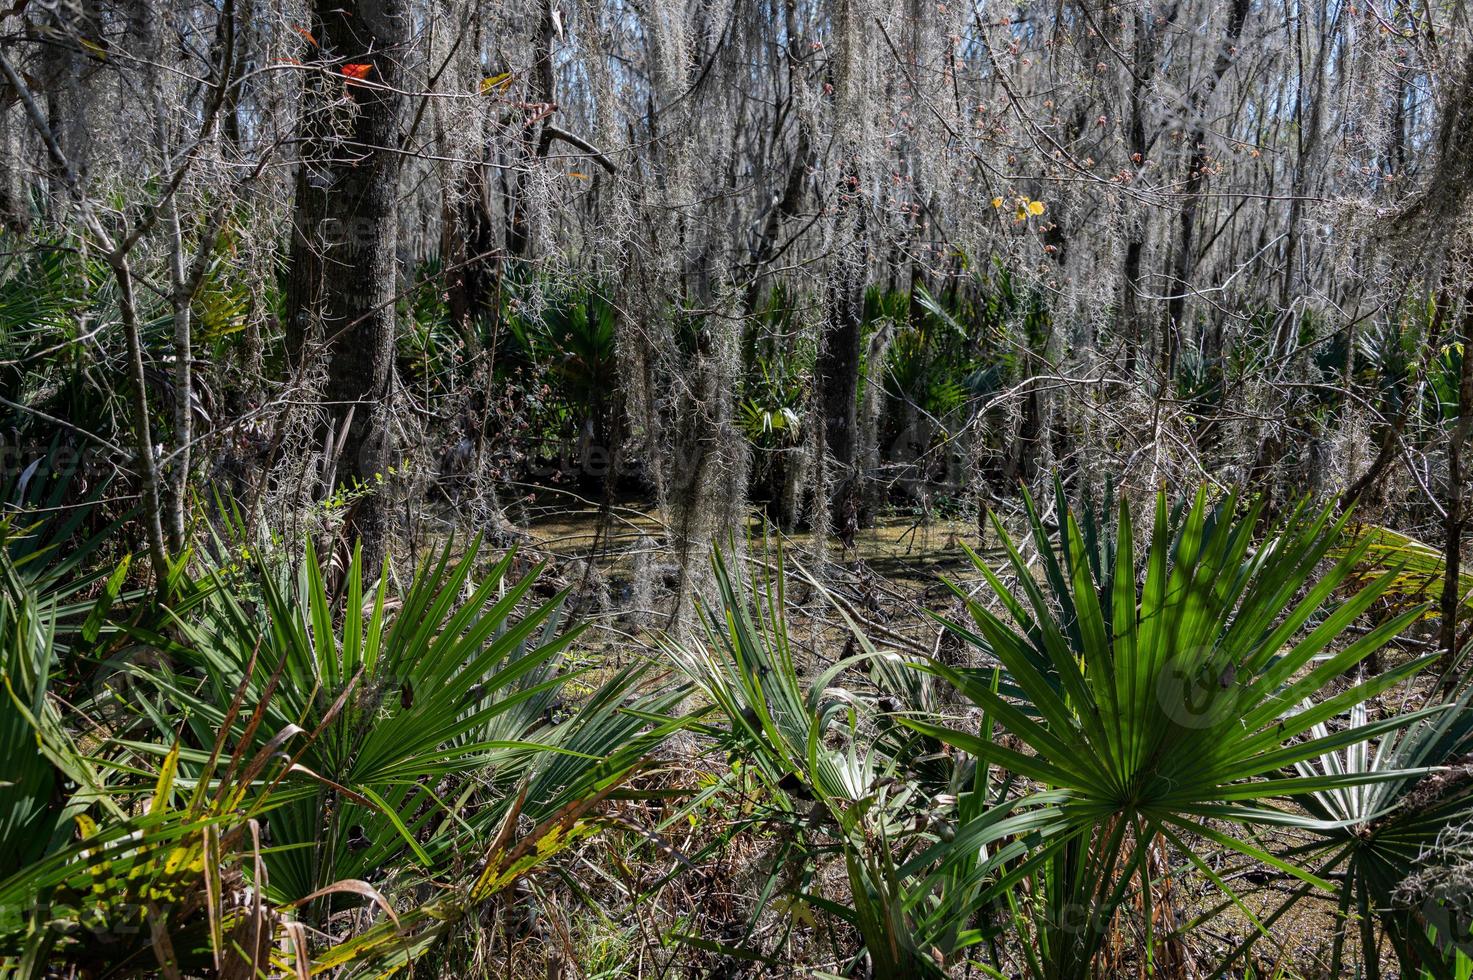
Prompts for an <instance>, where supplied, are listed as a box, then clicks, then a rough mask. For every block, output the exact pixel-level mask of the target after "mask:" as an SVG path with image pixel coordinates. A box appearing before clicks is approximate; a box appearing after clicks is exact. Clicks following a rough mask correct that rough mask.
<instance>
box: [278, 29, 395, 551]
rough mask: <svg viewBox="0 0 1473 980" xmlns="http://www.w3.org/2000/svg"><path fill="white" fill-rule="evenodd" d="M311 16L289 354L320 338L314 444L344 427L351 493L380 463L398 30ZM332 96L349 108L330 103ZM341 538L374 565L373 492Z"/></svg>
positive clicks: (379, 522) (376, 496)
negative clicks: (312, 79)
mask: <svg viewBox="0 0 1473 980" xmlns="http://www.w3.org/2000/svg"><path fill="white" fill-rule="evenodd" d="M313 14H314V18H315V26H316V28H317V31H316V32H315V33H316V36H317V38H318V39H319V40H320V42H321V46H320V47H318V48H315V49H314V52H315V57H316V60H317V62H318V64H319V65H321V66H322V67H323V68H324V69H325V71H324V72H323V75H322V79H321V84H322V89H321V90H320V91H319V93H318V95H319V96H320V98H321V102H322V105H321V107H320V108H319V109H318V111H317V113H315V115H314V118H312V119H310V120H309V121H308V123H307V125H308V127H309V133H308V139H307V146H308V150H307V153H306V154H305V159H304V161H303V163H302V165H301V168H300V172H299V174H298V179H297V200H296V216H295V234H294V240H293V247H292V257H291V271H290V278H289V281H288V288H287V317H288V322H287V331H288V347H289V350H290V351H291V353H292V355H293V358H294V360H296V361H297V362H298V363H302V362H303V359H304V358H306V357H307V356H308V350H309V341H312V340H313V339H314V338H318V339H320V343H321V350H322V355H323V356H324V357H325V358H326V360H327V382H326V385H325V388H324V391H323V395H324V398H325V399H326V401H327V402H328V404H329V405H330V406H331V411H330V412H329V413H328V414H329V418H330V426H331V427H330V428H328V429H324V430H323V431H322V433H321V436H322V439H323V442H324V443H325V442H326V441H327V439H328V438H329V436H328V433H329V432H334V431H338V430H340V429H341V428H342V427H343V426H344V425H345V424H346V433H345V437H344V438H343V440H342V442H341V444H340V445H338V446H337V447H335V448H336V449H337V451H338V457H337V458H338V465H337V468H336V473H337V476H338V482H339V483H341V484H343V485H347V486H354V485H362V484H372V483H374V482H376V481H377V480H379V479H380V478H381V476H382V475H383V474H384V473H385V471H386V470H387V468H388V465H389V458H390V457H389V446H390V444H389V435H388V431H387V429H386V428H385V427H384V426H383V419H382V417H381V416H382V408H383V403H384V400H385V398H386V396H387V395H388V389H389V382H390V378H391V375H392V366H393V356H394V339H395V330H394V297H395V292H396V280H397V267H396V262H395V252H396V245H397V234H398V187H399V170H400V160H401V157H400V154H399V153H398V141H399V113H400V107H401V104H402V101H403V100H402V96H401V95H400V94H399V92H398V91H397V89H398V87H399V85H400V82H401V78H402V74H403V73H402V70H401V67H400V61H399V59H400V58H402V57H403V47H404V45H405V43H406V40H407V34H408V23H407V20H406V15H405V12H404V11H403V9H402V8H401V6H400V4H399V2H398V0H348V2H338V0H315V2H314V4H313ZM347 66H352V67H351V68H348V67H347ZM364 66H366V67H364ZM355 76H358V77H361V81H358V80H355ZM337 86H342V88H341V89H338V88H337ZM339 98H340V99H341V100H346V101H347V102H348V103H351V104H346V105H345V104H344V102H343V101H338V102H337V104H336V105H333V104H332V103H333V102H334V100H338V99H339ZM335 111H346V112H347V113H349V114H351V121H350V122H349V124H348V131H347V133H346V134H345V136H344V138H342V139H341V140H339V139H336V138H334V135H333V133H332V130H331V126H330V123H329V120H328V119H327V118H326V117H327V115H328V114H329V113H330V112H335ZM347 533H348V535H349V537H350V538H356V539H357V540H358V541H359V542H360V543H361V544H362V546H363V552H364V557H365V561H366V562H367V563H368V564H369V566H370V567H372V566H373V565H376V564H378V563H379V562H380V561H381V560H382V558H383V555H384V553H385V550H386V547H387V543H388V542H387V537H388V513H387V504H386V503H385V502H384V500H383V499H382V494H381V493H376V492H370V493H368V494H367V495H366V496H364V497H363V498H361V499H360V500H358V501H357V502H355V503H354V504H353V505H352V506H351V507H350V509H349V514H348V527H347Z"/></svg>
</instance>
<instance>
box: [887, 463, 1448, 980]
mask: <svg viewBox="0 0 1473 980" xmlns="http://www.w3.org/2000/svg"><path fill="white" fill-rule="evenodd" d="M1028 513H1029V515H1030V524H1031V527H1032V533H1033V536H1034V539H1035V544H1037V545H1038V547H1039V552H1040V570H1041V574H1036V572H1035V569H1034V568H1033V567H1032V566H1030V565H1029V564H1028V563H1027V562H1026V561H1025V560H1024V559H1023V557H1022V554H1021V551H1020V549H1019V548H1018V547H1017V546H1016V545H1014V544H1013V543H1012V541H1011V539H1010V538H1009V537H1008V535H1007V534H1006V532H1005V531H1004V530H1003V528H1002V526H1001V524H1000V523H999V522H997V521H996V519H994V525H995V527H996V529H997V531H998V534H999V537H1000V538H1001V540H1002V542H1003V545H1004V549H1005V551H1006V553H1007V555H1008V558H1009V564H1010V566H1011V572H1012V577H1013V578H1014V579H1015V580H1016V581H1017V583H1018V584H1017V586H1016V590H1009V589H1007V588H1006V587H1004V586H1003V583H1002V581H1001V579H1000V577H999V576H998V575H997V574H995V573H994V572H993V571H992V570H991V569H988V568H986V567H985V566H983V565H982V563H981V562H980V561H978V565H979V570H980V571H981V572H982V574H983V577H984V578H985V579H986V581H987V582H988V583H989V584H990V585H991V586H992V588H993V590H994V591H995V592H997V593H998V599H999V600H1000V601H1001V603H1002V606H1003V609H1004V610H1005V611H1006V612H1007V613H1008V614H1009V616H1010V617H1011V618H1012V620H1013V623H1012V624H1009V623H1007V622H1005V621H1004V620H1003V619H1001V618H999V617H998V616H997V615H994V614H993V613H992V612H991V611H989V610H988V609H987V608H985V607H984V606H982V604H981V603H978V602H969V603H968V611H969V613H970V614H971V618H972V620H973V624H972V626H970V627H966V628H961V627H958V628H957V633H958V635H960V636H962V637H963V638H971V639H972V640H973V642H976V641H978V640H980V642H981V645H982V647H983V650H984V652H985V653H986V654H988V655H990V656H991V657H992V658H994V659H995V660H996V661H997V662H998V663H1000V664H1001V667H1002V670H1003V671H1004V672H1005V675H1006V680H1007V682H1008V683H1010V684H1011V685H1012V686H1013V687H1014V688H1016V690H1017V691H1018V692H1020V693H1021V695H1022V699H1023V701H1024V702H1026V703H1019V701H1018V700H1017V699H1015V698H1012V697H1009V696H1008V694H1007V693H1006V688H1005V687H1004V686H1003V685H997V686H990V685H987V684H984V683H979V682H978V680H977V678H976V677H975V676H969V675H968V674H966V673H964V672H959V671H956V670H953V669H951V668H949V667H947V666H945V665H942V664H939V663H937V664H930V665H927V666H926V667H925V668H924V669H926V670H928V671H930V672H932V673H934V674H935V675H936V676H938V677H940V678H943V679H945V680H947V681H948V682H950V683H951V684H953V685H954V686H955V687H956V688H957V690H958V691H960V692H961V693H962V694H964V695H965V696H966V697H967V698H968V699H969V700H971V701H972V702H974V703H975V704H977V705H978V706H979V707H981V708H983V709H985V710H986V711H987V712H988V714H989V715H990V717H991V718H992V719H993V720H994V721H995V722H996V723H997V724H998V725H1001V726H1002V728H1003V729H1005V730H1007V731H1008V732H1009V733H1010V734H1011V735H1012V736H1013V737H1014V739H1015V742H1014V744H1013V745H1012V746H1008V745H1003V744H999V743H997V742H994V741H993V740H991V739H990V738H989V737H987V733H985V732H984V733H983V734H982V735H980V736H979V735H978V734H975V733H973V732H972V731H967V730H961V729H956V728H954V727H947V726H942V725H937V724H935V723H933V722H927V721H921V720H911V719H907V720H906V723H907V724H909V725H910V726H911V727H913V728H915V729H916V730H917V731H921V732H924V733H925V734H927V735H930V736H932V737H935V738H938V739H941V740H942V741H945V742H947V743H949V744H951V745H954V746H956V747H957V748H959V749H962V750H963V751H965V752H967V753H969V754H971V755H973V756H975V757H976V758H978V759H982V760H986V761H987V762H989V763H991V764H993V765H996V766H998V767H1000V768H1002V769H1005V770H1009V771H1011V772H1015V773H1017V774H1019V775H1021V776H1023V777H1026V778H1027V779H1029V780H1032V781H1033V782H1035V783H1036V784H1038V785H1039V786H1040V787H1041V788H1042V789H1043V790H1044V791H1046V792H1047V793H1049V794H1050V797H1049V798H1048V799H1047V800H1046V801H1043V802H1040V803H1039V804H1038V807H1039V808H1040V810H1041V811H1043V812H1047V813H1050V814H1052V823H1051V824H1050V825H1049V827H1048V834H1049V835H1052V836H1053V838H1054V840H1052V841H1047V840H1046V842H1045V843H1044V844H1043V845H1042V847H1043V852H1044V853H1045V854H1047V855H1048V862H1047V863H1048V864H1049V865H1050V866H1051V867H1052V868H1053V870H1051V871H1048V872H1047V874H1044V875H1043V877H1042V878H1038V879H1037V881H1036V883H1039V884H1040V887H1041V889H1042V890H1043V891H1044V893H1045V895H1054V896H1055V897H1061V896H1059V895H1058V893H1059V890H1060V889H1063V890H1064V891H1065V892H1066V893H1068V892H1072V893H1074V894H1075V896H1076V897H1075V898H1072V899H1070V901H1074V902H1077V903H1081V904H1082V905H1083V906H1084V907H1086V908H1088V909H1089V910H1090V915H1089V921H1090V922H1092V923H1095V924H1096V927H1094V928H1091V929H1087V930H1085V931H1084V932H1083V933H1081V932H1079V931H1078V930H1075V931H1074V932H1072V933H1070V935H1069V936H1068V937H1065V938H1067V939H1068V942H1065V943H1064V946H1065V947H1067V948H1066V949H1065V950H1064V951H1062V952H1060V955H1059V956H1057V957H1054V958H1052V959H1050V958H1049V957H1041V958H1040V959H1039V960H1038V962H1037V963H1036V964H1035V965H1036V967H1037V969H1036V970H1035V971H1034V972H1041V973H1043V974H1045V975H1051V976H1064V975H1069V972H1068V971H1070V970H1075V971H1078V970H1083V969H1086V968H1087V967H1088V965H1089V964H1090V963H1091V962H1092V961H1093V955H1094V952H1095V950H1096V949H1098V946H1099V943H1100V942H1101V941H1102V940H1103V937H1104V935H1105V934H1106V928H1107V926H1108V923H1109V921H1110V919H1111V918H1112V916H1113V914H1114V911H1115V906H1116V904H1118V902H1119V901H1120V900H1121V898H1123V895H1124V894H1125V886H1126V885H1127V884H1128V883H1130V882H1131V881H1132V879H1135V878H1138V877H1140V876H1142V875H1144V873H1145V860H1144V856H1145V854H1146V852H1147V850H1148V848H1149V847H1151V846H1154V845H1153V843H1152V842H1154V841H1158V840H1161V841H1166V842H1169V843H1172V844H1173V845H1185V844H1186V841H1187V839H1188V838H1193V839H1197V840H1201V839H1206V840H1207V841H1209V842H1210V843H1211V844H1213V845H1215V846H1218V847H1222V848H1225V849H1228V850H1232V851H1237V852H1239V853H1241V854H1244V855H1246V856H1249V857H1251V858H1253V859H1254V860H1259V861H1266V862H1267V863H1270V864H1272V865H1274V866H1276V867H1278V868H1279V869H1280V870H1282V871H1284V872H1286V873H1288V874H1291V875H1294V876H1296V877H1299V878H1300V879H1302V880H1304V881H1306V882H1308V883H1310V884H1311V885H1314V886H1316V887H1328V885H1327V883H1326V882H1325V880H1324V879H1323V878H1322V877H1320V876H1318V875H1315V874H1313V873H1311V872H1310V871H1307V870H1304V869H1301V868H1299V867H1298V866H1297V865H1294V864H1292V863H1290V862H1286V861H1280V860H1278V859H1276V858H1273V857H1272V856H1270V855H1267V854H1266V853H1264V852H1263V851H1262V849H1261V848H1259V847H1258V846H1257V845H1256V844H1254V843H1253V842H1252V841H1251V840H1250V839H1249V838H1248V837H1246V836H1242V835H1240V834H1235V833H1231V832H1227V831H1225V830H1223V829H1221V827H1222V825H1221V824H1217V825H1215V826H1213V827H1209V826H1208V825H1207V823H1206V821H1208V820H1212V821H1221V822H1223V823H1225V824H1226V825H1227V826H1228V827H1231V826H1233V825H1237V826H1239V827H1244V828H1249V829H1251V828H1252V827H1254V826H1257V825H1260V824H1262V825H1276V826H1291V827H1300V828H1306V829H1308V828H1316V827H1326V826H1331V825H1334V824H1335V823H1336V822H1337V821H1336V820H1334V819H1333V818H1330V817H1319V816H1311V815H1305V814H1303V813H1297V812H1293V811H1290V810H1286V809H1283V808H1280V807H1278V806H1275V805H1273V803H1272V800H1273V799H1275V798H1278V799H1282V798H1284V797H1285V796H1287V795H1289V794H1291V793H1309V792H1336V791H1340V790H1346V789H1349V788H1351V787H1356V786H1362V785H1367V784H1371V783H1375V782H1377V781H1379V780H1387V781H1395V780H1399V779H1401V780H1404V779H1406V778H1409V777H1410V776H1411V775H1413V773H1411V772H1407V771H1401V770H1389V771H1386V772H1379V773H1369V772H1351V771H1341V772H1333V773H1314V774H1307V773H1301V774H1298V775H1296V776H1295V777H1293V778H1285V777H1283V775H1282V773H1283V770H1285V768H1286V767H1292V766H1294V765H1295V764H1296V763H1302V762H1303V761H1304V760H1306V759H1310V758H1313V757H1315V756H1317V755H1320V754H1322V753H1324V752H1329V751H1333V750H1337V749H1340V748H1344V747H1345V746H1347V745H1350V744H1353V743H1355V742H1358V741H1363V740H1365V739H1368V738H1372V737H1375V736H1377V735H1382V734H1386V733H1389V732H1393V731H1395V730H1397V729H1399V728H1401V727H1403V726H1405V725H1407V724H1409V723H1413V722H1415V721H1417V720H1418V719H1420V718H1424V717H1428V712H1421V713H1411V714H1407V715H1403V716H1399V717H1392V718H1386V719H1381V720H1378V721H1364V722H1363V723H1362V724H1360V725H1356V726H1352V727H1351V728H1348V729H1345V730H1342V731H1335V732H1330V731H1324V730H1317V729H1316V726H1317V725H1320V724H1321V723H1323V722H1324V721H1326V720H1327V719H1329V718H1331V717H1334V716H1336V715H1340V714H1343V713H1344V712H1346V711H1348V710H1350V709H1351V708H1352V707H1353V706H1355V705H1356V704H1360V703H1362V702H1364V701H1366V700H1367V699H1369V698H1371V697H1372V696H1374V695H1376V694H1378V693H1382V692H1384V691H1386V690H1388V689H1389V688H1390V687H1391V686H1393V685H1395V684H1397V683H1399V682H1401V681H1402V680H1404V679H1405V678H1406V677H1408V676H1410V675H1411V674H1413V673H1415V672H1416V671H1417V670H1419V669H1421V668H1422V667H1423V666H1425V665H1426V664H1427V662H1428V661H1429V660H1430V659H1431V658H1421V659H1417V660H1413V661H1411V662H1410V663H1407V664H1405V665H1403V666H1400V667H1397V668H1395V669H1393V670H1389V671H1386V672H1385V673H1383V674H1382V675H1381V676H1380V677H1378V678H1376V679H1375V680H1374V681H1371V682H1367V683H1362V684H1357V685H1353V686H1351V687H1350V688H1348V689H1346V690H1344V691H1341V692H1339V693H1335V694H1330V695H1327V694H1326V693H1325V692H1326V691H1327V690H1328V688H1329V685H1330V682H1331V681H1333V680H1334V679H1336V678H1337V677H1339V676H1341V675H1343V674H1345V673H1346V672H1347V671H1351V670H1353V669H1354V667H1355V666H1356V665H1357V664H1358V663H1360V662H1361V661H1362V660H1364V659H1365V657H1367V656H1369V655H1370V654H1371V653H1372V652H1374V651H1375V650H1377V649H1379V648H1380V647H1381V646H1383V645H1384V644H1385V643H1386V642H1388V641H1389V640H1390V639H1391V638H1393V637H1394V636H1396V635H1397V633H1399V632H1400V631H1401V630H1402V629H1403V628H1404V627H1405V626H1406V625H1407V624H1408V623H1409V622H1410V621H1411V620H1412V619H1414V618H1415V617H1416V616H1417V615H1419V613H1420V610H1416V609H1413V610H1409V611H1407V612H1406V613H1403V614H1402V615H1401V616H1398V617H1395V618H1393V619H1391V620H1389V621H1388V622H1386V623H1383V624H1381V625H1380V626H1378V627H1375V628H1373V629H1372V630H1370V631H1369V632H1367V633H1366V634H1365V635H1363V636H1361V637H1359V638H1358V639H1355V640H1353V641H1351V642H1345V636H1346V630H1347V627H1348V626H1350V625H1351V624H1352V623H1353V622H1354V621H1355V620H1356V619H1357V618H1358V617H1359V616H1360V615H1361V614H1362V613H1364V612H1365V611H1366V610H1367V609H1368V608H1369V607H1370V606H1371V604H1372V603H1373V602H1374V601H1375V600H1376V599H1377V598H1378V597H1379V596H1381V595H1382V594H1384V593H1385V591H1386V590H1387V589H1388V588H1389V587H1390V586H1391V584H1392V582H1393V581H1394V574H1395V573H1394V572H1389V573H1387V574H1386V575H1383V576H1381V577H1379V578H1377V579H1376V580H1375V581H1373V582H1371V583H1369V584H1367V585H1365V587H1363V588H1361V589H1360V590H1359V591H1358V592H1355V593H1354V594H1353V595H1351V596H1350V597H1349V598H1346V599H1344V600H1343V601H1340V602H1338V603H1336V602H1334V601H1332V597H1334V596H1335V595H1336V594H1337V590H1339V589H1340V588H1341V587H1342V586H1343V585H1345V584H1346V583H1347V581H1348V580H1349V579H1350V577H1351V575H1352V573H1353V570H1354V568H1355V567H1356V563H1357V561H1358V560H1359V559H1360V557H1361V551H1362V549H1361V548H1360V547H1352V548H1350V549H1348V550H1345V551H1343V553H1342V554H1341V557H1340V560H1339V561H1337V562H1335V563H1334V564H1333V566H1332V567H1331V568H1330V569H1329V570H1328V571H1327V572H1325V573H1324V574H1323V575H1318V571H1317V570H1318V569H1319V568H1320V567H1321V566H1322V563H1323V562H1324V560H1325V559H1326V558H1327V556H1329V555H1331V554H1332V552H1333V551H1334V550H1335V549H1336V548H1337V547H1338V546H1339V545H1340V542H1341V541H1342V530H1343V527H1344V524H1345V521H1346V519H1347V518H1345V517H1341V518H1339V519H1336V518H1334V517H1333V516H1332V515H1331V513H1330V512H1329V511H1319V512H1314V511H1311V510H1309V509H1308V508H1306V507H1300V508H1298V509H1296V510H1295V511H1294V512H1293V513H1291V514H1290V515H1289V516H1288V517H1287V518H1286V520H1285V521H1284V523H1283V524H1282V525H1281V526H1280V527H1279V528H1278V529H1277V531H1276V532H1275V533H1273V534H1272V535H1270V536H1269V538H1268V539H1267V540H1266V541H1264V542H1262V543H1261V544H1256V545H1255V540H1254V534H1253V531H1254V528H1255V527H1256V526H1257V524H1258V520H1259V511H1258V508H1257V507H1251V506H1250V507H1246V508H1243V509H1242V512H1241V513H1239V502H1238V501H1237V500H1236V499H1235V498H1232V497H1229V498H1227V499H1225V500H1223V501H1222V502H1220V503H1218V504H1217V505H1215V506H1213V505H1210V504H1209V502H1208V500H1207V497H1206V494H1205V492H1204V493H1199V494H1198V495H1197V497H1196V499H1195V500H1194V501H1193V502H1192V503H1191V504H1190V506H1188V507H1186V508H1185V509H1184V510H1182V511H1180V512H1179V514H1178V515H1177V516H1175V517H1174V516H1173V514H1172V512H1171V510H1170V509H1169V508H1168V506H1167V503H1166V500H1165V498H1164V495H1163V496H1160V497H1158V500H1157V507H1156V514H1155V520H1154V525H1153V529H1152V533H1151V534H1150V536H1149V539H1148V542H1147V546H1146V553H1145V555H1144V561H1143V568H1142V569H1140V570H1139V571H1140V574H1139V575H1138V569H1137V564H1136V559H1135V555H1134V531H1133V528H1132V523H1131V514H1130V510H1129V508H1128V506H1126V505H1125V504H1124V503H1122V504H1121V506H1120V509H1119V515H1118V519H1117V527H1116V530H1115V535H1114V544H1113V549H1111V548H1102V547H1101V543H1100V541H1099V537H1098V535H1099V530H1098V529H1097V528H1096V529H1094V530H1092V531H1091V532H1090V535H1092V536H1094V540H1092V541H1091V540H1089V536H1087V535H1086V533H1085V532H1084V531H1082V530H1081V527H1080V524H1079V522H1078V521H1077V520H1076V519H1075V517H1074V515H1073V514H1072V513H1071V512H1070V511H1069V510H1068V509H1067V508H1061V509H1060V511H1059V514H1060V534H1059V539H1058V541H1057V543H1056V542H1055V541H1054V540H1052V539H1051V536H1050V535H1049V534H1048V533H1047V531H1046V530H1045V529H1044V527H1043V524H1042V521H1041V520H1040V518H1039V517H1038V514H1037V511H1036V509H1035V508H1034V507H1033V506H1032V502H1031V501H1029V505H1028ZM1306 701H1307V702H1308V703H1307V704H1306V703H1305V702H1306ZM1436 710H1437V709H1436V708H1433V709H1429V712H1435V711H1436ZM1038 819H1040V820H1042V819H1043V818H1042V817H1039V818H1038ZM1071 848H1075V849H1077V850H1078V852H1077V853H1074V852H1072V851H1071V850H1070V849H1071ZM1071 854H1072V856H1071ZM1186 856H1187V857H1188V859H1189V860H1192V861H1193V862H1194V863H1199V864H1200V860H1199V858H1198V855H1196V854H1195V853H1191V854H1188V855H1186ZM1060 862H1062V863H1060ZM1081 869H1084V870H1086V871H1088V872H1089V873H1088V874H1085V873H1082V871H1081ZM1203 869H1205V866H1203ZM1040 874H1043V872H1040ZM1035 877H1036V878H1037V876H1035ZM1214 877H1215V876H1214ZM1222 887H1223V888H1224V889H1227V886H1226V884H1222ZM1049 889H1052V890H1053V891H1052V892H1050V891H1049ZM1147 890H1148V889H1147ZM1227 894H1228V896H1229V898H1230V900H1233V901H1236V900H1237V899H1236V896H1235V895H1233V893H1232V892H1231V890H1228V891H1227ZM1146 897H1147V899H1149V896H1146ZM1050 900H1052V899H1050ZM1081 936H1083V939H1081V938H1080V937H1081ZM1056 938H1059V937H1056ZM1061 941H1062V940H1061ZM1149 944H1150V941H1149V939H1148V946H1149Z"/></svg>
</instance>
